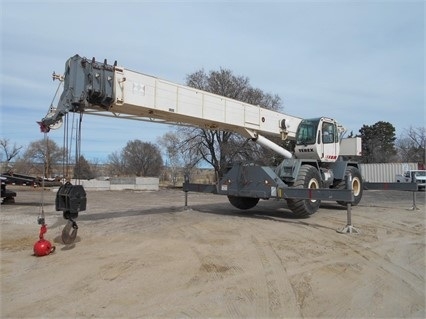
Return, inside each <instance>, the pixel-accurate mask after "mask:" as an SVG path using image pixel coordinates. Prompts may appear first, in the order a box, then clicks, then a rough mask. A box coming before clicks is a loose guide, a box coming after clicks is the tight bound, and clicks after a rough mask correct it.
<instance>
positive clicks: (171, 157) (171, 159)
mask: <svg viewBox="0 0 426 319" xmlns="http://www.w3.org/2000/svg"><path fill="white" fill-rule="evenodd" d="M184 133H185V131H183V132H182V131H181V130H180V129H179V128H178V129H176V130H175V131H173V132H167V133H166V134H164V135H163V136H162V137H161V138H159V139H158V144H159V145H160V146H161V147H162V148H163V150H164V152H165V154H166V156H167V159H168V166H169V169H170V173H171V179H172V182H173V185H176V182H177V176H178V174H179V172H181V171H182V170H183V172H184V174H186V175H188V176H190V175H191V174H192V172H193V171H194V169H195V168H196V167H197V164H198V163H199V161H200V160H201V157H200V154H199V150H198V149H197V148H196V147H193V145H192V144H191V143H190V141H186V140H185V137H184V136H183V134H184Z"/></svg>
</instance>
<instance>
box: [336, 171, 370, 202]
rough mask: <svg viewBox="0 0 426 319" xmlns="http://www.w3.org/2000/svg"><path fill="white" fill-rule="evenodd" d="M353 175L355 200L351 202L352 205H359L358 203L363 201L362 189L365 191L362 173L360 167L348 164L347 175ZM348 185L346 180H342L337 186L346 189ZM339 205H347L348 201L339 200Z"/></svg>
mask: <svg viewBox="0 0 426 319" xmlns="http://www.w3.org/2000/svg"><path fill="white" fill-rule="evenodd" d="M349 173H350V174H351V175H352V189H353V191H354V201H353V202H352V203H351V204H352V206H356V205H358V203H359V202H360V201H361V198H362V191H363V188H364V186H363V183H362V175H361V172H360V171H359V169H358V168H356V167H355V166H348V167H346V172H345V176H346V175H348V174H349ZM345 187H346V181H345V180H342V181H341V182H339V184H337V186H336V188H338V189H344V188H345ZM337 203H338V204H339V205H343V206H346V205H347V203H346V202H342V201H337Z"/></svg>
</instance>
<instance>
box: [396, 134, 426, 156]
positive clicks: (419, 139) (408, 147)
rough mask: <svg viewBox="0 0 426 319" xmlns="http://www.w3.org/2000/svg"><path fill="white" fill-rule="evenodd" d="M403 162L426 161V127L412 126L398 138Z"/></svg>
mask: <svg viewBox="0 0 426 319" xmlns="http://www.w3.org/2000/svg"><path fill="white" fill-rule="evenodd" d="M396 148H397V151H398V155H399V157H400V160H401V161H402V162H417V163H422V164H425V163H426V127H417V128H413V127H410V128H409V129H407V130H405V131H404V133H403V134H401V136H400V138H398V139H397V140H396Z"/></svg>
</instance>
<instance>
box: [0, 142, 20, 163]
mask: <svg viewBox="0 0 426 319" xmlns="http://www.w3.org/2000/svg"><path fill="white" fill-rule="evenodd" d="M0 147H1V150H2V153H1V162H3V155H4V162H6V163H5V168H2V170H5V169H8V168H9V163H10V161H11V160H12V159H13V158H15V157H16V156H18V154H19V151H20V150H21V149H22V146H17V145H16V143H13V145H11V143H10V141H9V140H8V139H6V138H2V139H0Z"/></svg>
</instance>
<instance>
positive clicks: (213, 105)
mask: <svg viewBox="0 0 426 319" xmlns="http://www.w3.org/2000/svg"><path fill="white" fill-rule="evenodd" d="M53 76H54V78H57V79H60V80H61V81H63V85H64V88H63V92H62V94H61V96H60V99H59V101H58V105H57V107H56V108H54V109H51V110H50V112H49V113H48V114H47V115H46V116H45V117H44V118H43V119H42V120H41V122H39V125H40V129H41V131H42V132H45V133H46V132H49V130H50V129H51V128H55V127H57V126H58V123H60V122H61V120H62V117H63V116H64V115H66V114H67V113H68V112H80V113H86V114H94V115H100V116H110V117H117V118H124V119H134V120H142V121H151V122H159V123H167V124H176V125H192V126H197V127H201V128H204V129H209V130H223V131H232V132H236V133H239V134H241V135H242V136H244V137H246V138H249V139H251V140H253V141H255V142H257V143H259V144H260V145H262V146H264V147H268V148H270V149H272V150H273V151H275V152H277V153H278V154H280V155H282V156H283V157H284V160H283V161H282V162H281V164H279V165H278V166H277V167H265V166H257V165H248V164H236V165H234V166H233V167H232V168H231V169H230V170H229V171H228V172H227V173H225V175H224V176H223V177H222V178H221V179H220V180H219V181H218V182H217V184H216V187H215V191H214V192H215V193H217V194H222V195H226V196H228V199H229V201H230V203H231V204H232V205H233V206H235V207H237V208H239V209H250V208H252V207H254V206H256V205H257V203H258V201H259V199H270V198H277V199H286V200H287V204H288V207H289V209H290V210H291V211H292V212H293V214H294V215H295V216H297V217H307V216H309V215H311V214H313V213H315V212H316V211H317V210H318V208H319V206H320V202H321V199H322V200H335V201H337V202H338V203H340V204H342V205H346V203H347V200H343V199H342V197H339V195H338V194H339V191H335V190H339V189H344V188H348V187H349V189H351V190H352V191H353V193H352V195H353V196H352V197H351V199H352V201H351V204H352V205H357V204H358V203H359V202H360V200H361V198H362V191H363V181H362V177H361V174H360V171H359V169H358V164H357V163H356V162H353V161H350V160H346V159H345V158H346V157H347V156H350V157H352V156H359V155H360V154H361V139H360V138H357V137H356V138H343V134H344V132H345V129H344V128H343V127H342V126H341V125H340V124H338V123H337V122H336V121H335V120H334V119H331V118H328V117H319V118H313V119H302V118H299V117H295V116H291V115H287V114H283V113H280V112H275V111H272V110H268V109H265V108H262V107H259V106H256V105H251V104H247V103H243V102H240V101H237V100H233V99H230V98H226V97H223V96H219V95H215V94H212V93H209V92H204V91H201V90H198V89H194V88H191V87H188V86H183V85H179V84H175V83H172V82H169V81H165V80H162V79H159V78H156V77H153V76H149V75H146V74H142V73H139V72H134V71H131V70H128V69H125V68H123V67H120V66H117V62H115V63H114V64H113V65H110V64H108V63H107V61H106V60H104V62H103V63H102V62H98V61H96V60H95V59H94V58H93V59H87V58H84V57H80V56H79V55H75V56H73V57H71V58H69V59H68V60H67V61H66V64H65V73H64V75H63V76H60V75H57V74H55V73H54V75H53ZM264 135H269V136H280V137H281V139H282V140H285V139H292V140H295V142H296V146H295V150H294V154H293V153H291V152H289V151H288V150H286V149H284V148H283V147H281V146H279V145H278V144H276V143H274V142H272V141H271V140H269V139H267V138H266V137H265V136H264ZM347 175H350V176H351V178H350V179H349V183H350V185H349V186H348V185H347V184H348V183H347V181H346V176H347ZM186 187H187V188H186V189H187V190H188V189H191V187H190V185H189V184H188V185H186ZM79 189H81V186H80V188H79ZM193 189H195V188H193ZM306 190H312V192H310V193H309V196H307V195H306V194H307V193H306ZM315 190H318V191H321V190H322V191H323V192H322V193H321V192H315ZM327 190H329V191H327ZM78 192H79V191H77V195H76V196H77V197H78ZM82 192H84V190H83V191H82ZM71 193H72V192H71ZM312 193H315V194H314V195H312ZM58 196H61V192H59V193H58ZM58 202H59V203H62V202H67V200H63V199H62V200H61V199H60V198H59V200H58V198H57V210H62V209H66V208H63V207H61V206H63V205H59V206H60V207H58ZM77 202H78V201H77ZM82 206H83V207H84V208H80V210H81V209H85V202H84V203H83V205H82ZM67 209H69V208H67ZM78 210H79V208H74V211H73V212H71V215H70V212H69V211H65V210H64V217H65V218H67V216H68V217H69V216H74V217H77V216H78ZM67 213H68V215H67Z"/></svg>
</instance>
